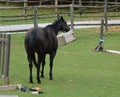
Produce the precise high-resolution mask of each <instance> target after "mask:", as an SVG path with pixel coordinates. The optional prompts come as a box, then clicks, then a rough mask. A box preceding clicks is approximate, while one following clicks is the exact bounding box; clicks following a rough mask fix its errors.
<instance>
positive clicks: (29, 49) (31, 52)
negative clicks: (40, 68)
mask: <svg viewBox="0 0 120 97" xmlns="http://www.w3.org/2000/svg"><path fill="white" fill-rule="evenodd" d="M31 44H32V43H31ZM33 47H34V45H30V44H29V42H28V40H27V38H26V39H25V50H26V53H27V57H28V61H29V62H33V63H34V65H35V67H36V68H37V61H36V56H35V51H34V48H33Z"/></svg>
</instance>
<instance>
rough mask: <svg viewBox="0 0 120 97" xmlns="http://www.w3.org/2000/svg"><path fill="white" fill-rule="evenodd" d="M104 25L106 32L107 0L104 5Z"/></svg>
mask: <svg viewBox="0 0 120 97" xmlns="http://www.w3.org/2000/svg"><path fill="white" fill-rule="evenodd" d="M103 17H104V25H105V30H106V33H107V32H108V20H107V0H105V5H104V15H103Z"/></svg>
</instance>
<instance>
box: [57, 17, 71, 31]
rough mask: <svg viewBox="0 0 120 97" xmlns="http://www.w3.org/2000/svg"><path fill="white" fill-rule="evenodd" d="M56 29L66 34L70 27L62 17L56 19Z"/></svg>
mask: <svg viewBox="0 0 120 97" xmlns="http://www.w3.org/2000/svg"><path fill="white" fill-rule="evenodd" d="M58 27H59V29H60V31H63V32H68V31H69V30H70V27H69V26H68V25H67V23H66V21H65V20H64V18H63V17H62V16H61V17H60V18H58Z"/></svg>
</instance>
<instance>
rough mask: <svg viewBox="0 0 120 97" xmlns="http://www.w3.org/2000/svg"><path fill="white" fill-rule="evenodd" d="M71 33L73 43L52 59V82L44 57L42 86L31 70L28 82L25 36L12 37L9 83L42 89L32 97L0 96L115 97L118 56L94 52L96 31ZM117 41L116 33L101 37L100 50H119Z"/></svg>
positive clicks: (16, 92) (19, 92)
mask: <svg viewBox="0 0 120 97" xmlns="http://www.w3.org/2000/svg"><path fill="white" fill-rule="evenodd" d="M75 32H76V34H77V40H76V41H74V42H71V43H69V44H67V45H66V46H60V47H59V48H58V52H57V55H56V57H55V60H54V68H53V77H54V80H53V81H50V80H48V79H49V76H48V73H49V56H47V59H46V66H45V78H44V79H41V80H42V84H37V82H36V69H35V67H34V69H33V77H34V84H29V83H28V78H29V68H28V62H27V58H26V53H25V50H24V36H25V34H17V35H12V39H11V40H12V42H11V63H10V84H22V85H23V86H26V87H29V88H30V87H36V86H39V87H42V88H43V90H42V91H43V94H41V95H34V94H31V92H21V91H19V90H13V91H0V94H13V95H15V94H16V95H18V96H19V97H38V96H41V97H119V95H120V92H119V90H120V84H119V82H120V77H119V76H120V73H119V71H120V65H119V63H120V60H119V58H120V56H119V55H117V54H109V53H105V52H95V51H94V48H95V47H96V46H97V45H98V42H99V41H98V40H99V29H96V28H94V29H77V30H75ZM119 39H120V33H119V32H114V33H108V35H104V40H105V41H104V43H103V46H104V48H105V49H113V50H120V45H119V41H118V40H119Z"/></svg>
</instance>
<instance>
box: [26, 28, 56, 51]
mask: <svg viewBox="0 0 120 97" xmlns="http://www.w3.org/2000/svg"><path fill="white" fill-rule="evenodd" d="M57 46H58V43H57V37H56V36H55V35H54V33H52V31H50V29H49V28H48V29H46V28H40V27H37V28H35V27H34V28H31V29H29V30H28V32H27V33H26V36H25V47H26V50H27V49H28V50H29V49H31V50H34V51H36V52H43V51H44V52H49V51H50V50H52V49H57Z"/></svg>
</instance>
